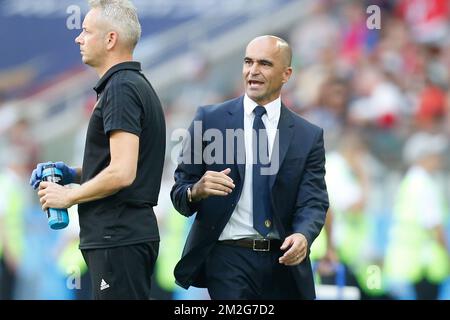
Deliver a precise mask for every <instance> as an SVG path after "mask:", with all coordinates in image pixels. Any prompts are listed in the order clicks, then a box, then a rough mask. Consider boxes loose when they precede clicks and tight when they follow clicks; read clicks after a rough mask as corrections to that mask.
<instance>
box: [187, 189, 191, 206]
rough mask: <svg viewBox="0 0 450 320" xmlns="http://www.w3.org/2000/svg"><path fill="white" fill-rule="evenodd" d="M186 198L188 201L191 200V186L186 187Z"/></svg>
mask: <svg viewBox="0 0 450 320" xmlns="http://www.w3.org/2000/svg"><path fill="white" fill-rule="evenodd" d="M187 198H188V201H189V202H192V191H191V187H188V188H187Z"/></svg>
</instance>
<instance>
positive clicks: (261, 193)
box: [252, 106, 272, 237]
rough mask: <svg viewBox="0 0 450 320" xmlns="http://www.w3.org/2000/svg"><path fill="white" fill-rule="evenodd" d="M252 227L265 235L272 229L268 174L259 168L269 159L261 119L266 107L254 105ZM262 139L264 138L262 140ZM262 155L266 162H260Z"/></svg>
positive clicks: (265, 132)
mask: <svg viewBox="0 0 450 320" xmlns="http://www.w3.org/2000/svg"><path fill="white" fill-rule="evenodd" d="M253 112H254V114H255V119H254V120H253V135H252V136H253V139H252V140H253V141H252V143H253V146H252V149H253V228H254V229H255V230H256V231H258V232H259V234H261V235H262V236H264V237H266V236H267V234H268V233H269V232H270V231H271V229H272V215H271V209H270V192H269V175H267V174H265V175H264V174H261V169H262V168H264V167H268V166H269V165H270V164H269V163H267V162H268V159H269V150H268V147H269V145H268V139H267V131H266V127H265V126H264V123H263V121H262V116H263V114H265V113H266V108H264V107H261V106H256V107H255V109H254V110H253ZM263 139H264V140H263ZM262 157H264V158H265V160H266V161H264V162H265V163H266V164H262V163H261V158H262Z"/></svg>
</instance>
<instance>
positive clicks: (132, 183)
mask: <svg viewBox="0 0 450 320" xmlns="http://www.w3.org/2000/svg"><path fill="white" fill-rule="evenodd" d="M89 4H90V6H91V10H90V11H89V12H88V13H87V15H86V17H85V20H84V22H83V31H82V32H81V34H80V35H79V36H78V37H77V38H76V39H75V42H76V43H77V44H79V45H80V50H81V55H82V58H83V62H84V63H86V64H88V65H90V66H91V67H93V68H94V69H95V70H96V71H97V73H98V74H99V77H100V80H99V82H98V83H97V85H96V86H95V88H94V90H95V91H96V93H97V104H96V106H95V108H94V111H93V113H92V116H91V119H90V122H89V127H88V131H87V136H86V146H85V153H84V160H83V167H82V168H71V167H68V166H66V165H65V164H64V163H62V162H57V166H58V167H59V168H60V169H61V170H62V172H63V182H64V184H69V183H74V182H75V183H80V184H81V186H80V187H79V188H65V187H62V186H60V185H57V184H54V183H50V182H42V183H39V181H40V178H41V175H42V165H43V164H39V165H38V167H37V168H36V169H35V170H34V171H33V174H32V176H31V180H30V183H31V184H32V185H33V187H35V188H37V186H38V185H39V192H38V195H39V197H40V202H41V204H42V209H43V210H45V209H47V208H68V207H70V206H72V205H74V204H79V206H78V213H79V221H80V249H81V251H82V253H83V256H84V259H85V260H86V263H87V265H88V268H89V271H90V276H91V282H92V289H93V294H94V298H95V299H148V298H149V297H150V286H151V280H150V279H151V275H152V273H153V269H154V264H155V261H156V258H157V255H158V249H159V232H158V226H157V221H156V217H155V214H154V212H153V209H152V208H153V206H155V205H156V204H157V201H158V194H159V189H160V185H161V176H162V170H163V163H164V153H165V120H164V114H163V111H162V107H161V104H160V101H159V99H158V96H157V95H156V93H155V91H154V90H153V88H152V86H151V85H150V83H149V82H148V81H147V79H146V78H145V76H144V75H143V74H142V73H141V72H140V70H141V67H140V64H139V63H138V62H133V61H132V60H133V57H132V53H133V50H134V47H135V46H136V43H137V41H138V40H139V37H140V32H141V29H140V24H139V21H138V18H137V13H136V9H135V8H134V7H133V5H132V4H131V3H130V1H128V0H122V1H111V2H109V1H105V0H97V1H89Z"/></svg>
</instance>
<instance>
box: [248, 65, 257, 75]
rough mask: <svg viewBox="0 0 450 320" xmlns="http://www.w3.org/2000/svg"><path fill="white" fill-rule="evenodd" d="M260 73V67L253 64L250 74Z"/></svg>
mask: <svg viewBox="0 0 450 320" xmlns="http://www.w3.org/2000/svg"><path fill="white" fill-rule="evenodd" d="M258 73H259V67H258V64H257V63H253V64H252V66H251V67H250V74H258Z"/></svg>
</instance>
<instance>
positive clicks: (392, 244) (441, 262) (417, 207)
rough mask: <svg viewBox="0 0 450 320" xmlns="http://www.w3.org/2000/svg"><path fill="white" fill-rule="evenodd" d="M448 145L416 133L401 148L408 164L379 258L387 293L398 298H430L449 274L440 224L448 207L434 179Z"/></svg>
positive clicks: (433, 296)
mask: <svg viewBox="0 0 450 320" xmlns="http://www.w3.org/2000/svg"><path fill="white" fill-rule="evenodd" d="M447 147H448V142H447V139H446V138H445V137H444V136H440V135H433V134H430V133H424V132H420V133H416V134H414V135H413V136H412V137H411V138H409V139H408V141H407V142H406V144H405V148H404V158H405V160H406V162H407V163H408V164H409V165H410V168H409V169H408V172H407V173H406V175H405V176H404V178H403V180H402V182H401V184H400V188H399V190H398V193H397V197H396V200H395V205H394V212H393V221H392V226H391V230H390V238H389V243H388V248H387V253H386V258H385V271H386V275H387V277H388V279H389V283H390V287H391V291H392V295H393V296H394V297H396V298H400V299H436V298H437V296H438V290H439V285H440V284H441V283H442V282H443V281H444V280H445V279H446V278H447V277H448V276H449V272H450V266H449V254H448V252H449V248H448V247H447V242H446V239H445V231H444V221H445V219H446V217H447V214H448V211H447V210H448V207H447V204H446V199H445V196H444V190H443V189H442V186H441V185H440V184H439V182H438V181H439V180H436V174H437V173H438V172H439V170H440V169H442V164H443V156H444V154H445V151H446V149H447Z"/></svg>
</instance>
